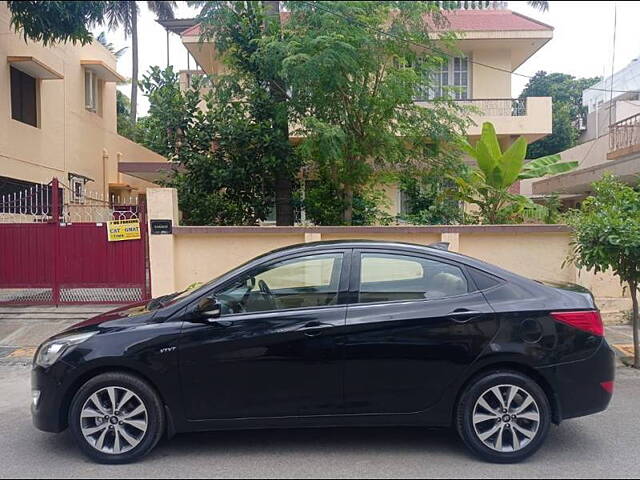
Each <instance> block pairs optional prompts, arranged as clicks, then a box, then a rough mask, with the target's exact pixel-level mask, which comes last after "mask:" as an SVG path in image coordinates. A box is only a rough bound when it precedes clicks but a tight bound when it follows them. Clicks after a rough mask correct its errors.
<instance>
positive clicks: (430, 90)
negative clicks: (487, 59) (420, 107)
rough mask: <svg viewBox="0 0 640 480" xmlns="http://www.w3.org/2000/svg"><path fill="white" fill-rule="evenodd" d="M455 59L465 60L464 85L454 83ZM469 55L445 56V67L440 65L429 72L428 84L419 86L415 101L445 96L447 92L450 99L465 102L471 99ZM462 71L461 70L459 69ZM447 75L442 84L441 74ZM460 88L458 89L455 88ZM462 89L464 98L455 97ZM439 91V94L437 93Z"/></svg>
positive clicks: (471, 82) (425, 100)
mask: <svg viewBox="0 0 640 480" xmlns="http://www.w3.org/2000/svg"><path fill="white" fill-rule="evenodd" d="M457 59H460V60H466V66H467V68H466V74H467V83H466V85H456V84H455V75H456V69H455V62H456V60H457ZM471 66H472V63H471V55H452V56H448V57H447V63H446V68H444V67H445V65H444V64H443V65H441V66H440V68H438V69H435V70H434V71H433V72H431V73H430V77H431V78H430V79H429V80H430V82H429V83H430V85H429V86H428V87H427V86H421V87H419V89H420V93H419V94H417V95H415V101H417V102H431V101H434V100H435V99H437V98H441V97H443V96H445V93H447V97H449V99H450V100H452V101H461V102H466V101H470V100H473V87H472V85H473V81H472V78H471V76H472V72H473V68H471ZM460 72H462V70H460ZM444 74H446V76H447V83H446V84H442V83H441V80H442V77H443V75H444ZM456 89H460V90H456ZM462 91H466V97H465V98H457V97H458V95H459V93H461V92H462ZM438 93H439V95H437V94H438Z"/></svg>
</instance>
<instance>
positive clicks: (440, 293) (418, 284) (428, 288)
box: [358, 253, 469, 303]
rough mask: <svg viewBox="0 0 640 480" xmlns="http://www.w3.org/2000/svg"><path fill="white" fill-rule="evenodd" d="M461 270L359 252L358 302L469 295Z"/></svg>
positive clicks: (411, 258) (407, 257)
mask: <svg viewBox="0 0 640 480" xmlns="http://www.w3.org/2000/svg"><path fill="white" fill-rule="evenodd" d="M468 291H469V286H468V284H467V279H466V277H465V275H464V273H463V272H462V269H461V268H459V267H457V266H455V265H451V264H448V263H445V262H440V261H437V260H431V259H427V258H423V257H418V256H411V255H405V254H395V253H393V254H392V253H361V257H360V288H359V292H358V302H359V303H372V302H392V301H398V300H429V299H437V298H446V297H452V296H456V295H462V294H465V293H468Z"/></svg>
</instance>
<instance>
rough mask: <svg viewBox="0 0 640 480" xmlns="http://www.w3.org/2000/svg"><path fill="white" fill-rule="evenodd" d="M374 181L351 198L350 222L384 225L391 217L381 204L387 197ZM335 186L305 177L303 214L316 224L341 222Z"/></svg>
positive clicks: (342, 206) (384, 203)
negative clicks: (351, 212) (307, 179)
mask: <svg viewBox="0 0 640 480" xmlns="http://www.w3.org/2000/svg"><path fill="white" fill-rule="evenodd" d="M376 187H377V186H376V185H371V186H370V187H369V188H363V189H362V191H361V192H360V193H359V194H358V195H356V196H354V198H353V219H352V222H351V224H352V225H373V224H378V225H388V224H390V223H391V222H392V221H393V218H392V217H391V215H389V214H388V213H387V212H386V211H385V209H384V207H385V206H386V204H387V198H386V197H385V195H384V192H383V191H381V190H380V189H379V188H376ZM338 191H339V188H338V186H336V185H334V184H331V183H329V182H327V181H319V180H316V181H308V182H307V183H306V193H305V198H304V200H303V201H302V202H301V203H302V205H304V209H305V215H306V217H307V218H308V219H311V220H312V221H313V223H314V224H316V225H344V220H343V217H342V214H343V211H344V208H345V206H344V204H343V203H342V202H340V201H339V200H338V199H339V197H338Z"/></svg>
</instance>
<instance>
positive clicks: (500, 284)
mask: <svg viewBox="0 0 640 480" xmlns="http://www.w3.org/2000/svg"><path fill="white" fill-rule="evenodd" d="M613 380H614V354H613V352H612V350H611V349H610V347H609V346H608V345H607V342H606V341H605V339H604V337H603V326H602V322H601V319H600V315H599V313H598V310H597V308H596V305H595V304H594V301H593V298H592V296H591V295H590V294H589V292H588V291H586V290H580V289H579V287H575V286H574V287H557V286H549V285H544V284H541V283H538V282H536V281H533V280H528V279H526V278H523V277H520V276H518V275H515V274H513V273H510V272H507V271H505V270H502V269H500V268H497V267H495V266H492V265H488V264H486V263H484V262H481V261H478V260H474V259H472V258H469V257H466V256H463V255H459V254H455V253H451V252H447V251H444V250H442V249H440V248H433V247H425V246H420V245H410V244H401V243H380V242H371V241H347V242H319V243H311V244H304V245H298V246H293V247H288V248H285V249H281V250H277V251H274V252H271V253H269V254H266V255H263V256H261V257H258V258H256V259H254V260H252V261H250V262H248V263H246V264H244V265H242V266H240V267H238V268H237V269H235V270H233V271H231V272H229V273H227V274H225V275H223V276H221V277H219V278H217V279H215V280H213V281H211V282H209V283H208V284H205V285H203V286H202V287H200V288H198V289H195V290H190V291H185V292H182V293H177V294H173V295H167V296H165V297H161V298H158V299H155V300H153V301H151V302H150V303H148V304H146V305H145V304H137V305H135V306H129V307H126V308H121V309H119V310H114V311H112V312H110V313H107V314H103V315H100V316H98V317H95V318H94V319H91V320H88V321H86V322H83V323H80V324H78V325H76V326H74V327H72V328H70V329H69V330H67V331H65V332H64V333H62V334H60V335H56V336H54V337H52V338H51V339H49V340H47V341H46V342H44V343H43V344H42V345H41V346H40V348H39V349H38V351H37V353H36V356H35V358H34V365H33V371H32V389H33V391H32V393H33V402H32V414H33V420H34V423H35V425H36V427H38V428H39V429H41V430H44V431H47V432H61V431H62V430H64V429H66V428H67V427H68V428H70V429H71V431H72V432H73V435H74V437H75V439H76V440H77V443H78V445H79V447H80V449H81V450H82V451H83V452H84V453H85V454H87V455H88V456H89V457H91V458H92V459H94V460H96V461H98V462H103V463H124V462H129V461H133V460H135V459H138V458H140V457H142V456H143V455H145V454H147V453H149V451H151V450H152V449H153V448H154V446H155V445H156V444H157V443H158V441H159V440H160V439H161V438H162V437H163V436H165V437H171V436H173V435H174V434H175V433H179V432H190V431H203V430H228V429H249V428H280V427H318V426H372V425H375V426H380V425H396V426H397V425H407V426H409V425H419V426H443V427H446V426H453V427H455V428H456V429H457V431H458V432H459V434H460V437H461V438H462V440H463V441H464V443H465V444H466V445H467V447H468V448H469V449H470V450H471V451H473V452H474V453H475V454H477V455H478V456H480V457H481V458H483V459H486V460H489V461H493V462H502V463H507V462H516V461H519V460H522V459H524V458H526V457H527V456H529V455H531V454H532V453H534V452H535V451H536V450H537V449H538V448H539V447H540V446H541V445H542V443H543V441H544V439H545V437H546V435H547V432H548V430H549V426H550V424H551V423H552V422H553V423H555V424H559V423H560V422H561V421H562V420H566V419H568V418H573V417H579V416H583V415H589V414H592V413H596V412H599V411H602V410H604V409H605V408H606V407H607V405H608V404H609V401H610V400H611V396H612V390H613Z"/></svg>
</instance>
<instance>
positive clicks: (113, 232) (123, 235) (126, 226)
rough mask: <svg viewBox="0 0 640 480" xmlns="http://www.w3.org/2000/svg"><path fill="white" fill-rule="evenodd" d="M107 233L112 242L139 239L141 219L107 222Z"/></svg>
mask: <svg viewBox="0 0 640 480" xmlns="http://www.w3.org/2000/svg"><path fill="white" fill-rule="evenodd" d="M107 235H108V239H109V241H110V242H120V241H122V240H139V239H140V238H142V237H141V236H140V220H138V219H137V218H136V219H132V220H112V221H110V222H107Z"/></svg>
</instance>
